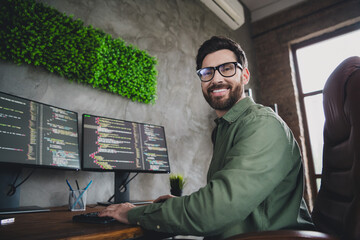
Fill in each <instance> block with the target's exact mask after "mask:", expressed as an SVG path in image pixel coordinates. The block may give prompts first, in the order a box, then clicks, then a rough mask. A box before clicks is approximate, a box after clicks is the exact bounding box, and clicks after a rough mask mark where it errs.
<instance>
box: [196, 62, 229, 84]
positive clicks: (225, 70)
mask: <svg viewBox="0 0 360 240" xmlns="http://www.w3.org/2000/svg"><path fill="white" fill-rule="evenodd" d="M216 69H217V70H218V71H219V73H220V74H221V75H222V76H223V77H232V76H234V75H235V73H236V63H224V64H221V65H219V66H217V67H208V68H203V69H200V70H199V72H198V75H199V77H200V79H201V81H204V82H207V81H210V80H211V79H212V78H213V77H214V74H215V71H216Z"/></svg>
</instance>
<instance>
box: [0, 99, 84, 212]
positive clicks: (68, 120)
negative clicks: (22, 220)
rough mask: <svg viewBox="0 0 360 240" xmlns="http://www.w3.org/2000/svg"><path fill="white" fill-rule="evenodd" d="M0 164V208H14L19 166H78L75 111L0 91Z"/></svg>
mask: <svg viewBox="0 0 360 240" xmlns="http://www.w3.org/2000/svg"><path fill="white" fill-rule="evenodd" d="M0 165H1V166H0V168H1V174H0V179H1V182H0V188H1V189H0V190H1V192H0V210H2V209H5V208H14V211H16V210H15V209H16V208H18V207H19V191H17V192H16V191H14V190H16V188H15V187H14V188H15V189H13V190H12V191H8V188H9V186H14V184H15V183H13V182H14V179H17V177H16V178H15V176H14V175H16V174H17V173H18V172H19V171H20V170H21V168H22V167H29V168H57V169H65V170H79V169H80V157H79V137H78V115H77V113H76V112H73V111H69V110H66V109H63V108H58V107H55V106H51V105H47V104H44V103H40V102H36V101H32V100H29V99H25V98H21V97H18V96H14V95H11V94H7V93H4V92H0ZM19 180H20V179H19ZM15 181H16V180H15ZM16 185H18V186H19V183H16ZM20 185H21V184H20ZM10 192H12V193H11V194H10ZM15 192H16V194H15ZM30 211H31V209H30Z"/></svg>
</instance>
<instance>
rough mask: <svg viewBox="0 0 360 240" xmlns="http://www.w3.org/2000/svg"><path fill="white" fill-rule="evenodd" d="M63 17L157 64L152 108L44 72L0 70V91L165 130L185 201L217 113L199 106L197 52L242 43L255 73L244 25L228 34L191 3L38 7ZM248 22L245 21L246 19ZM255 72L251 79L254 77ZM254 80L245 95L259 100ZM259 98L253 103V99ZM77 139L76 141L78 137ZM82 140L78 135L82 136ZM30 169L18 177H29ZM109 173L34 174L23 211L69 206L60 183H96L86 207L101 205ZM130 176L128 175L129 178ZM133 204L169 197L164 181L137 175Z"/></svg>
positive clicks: (126, 0)
mask: <svg viewBox="0 0 360 240" xmlns="http://www.w3.org/2000/svg"><path fill="white" fill-rule="evenodd" d="M41 2H44V3H46V4H48V5H50V6H52V7H54V8H56V9H58V10H59V11H60V12H65V13H66V14H68V15H70V14H73V15H74V17H75V18H80V19H82V20H83V21H84V22H85V24H86V25H88V24H91V25H93V26H94V27H98V28H100V29H102V30H103V31H105V32H107V33H109V34H111V35H112V36H113V37H114V38H117V37H121V38H122V39H124V40H125V41H126V42H127V43H128V44H132V45H135V46H137V47H139V48H140V49H143V50H146V51H148V52H149V53H150V54H151V55H152V56H155V57H156V58H157V59H158V66H157V70H158V72H159V75H158V99H157V101H156V104H155V105H146V104H142V103H136V102H131V101H130V100H128V99H127V98H123V97H121V96H117V95H113V94H110V93H108V92H104V91H100V90H97V89H93V88H91V87H90V86H86V85H81V84H78V83H74V82H73V83H71V82H69V81H67V80H66V79H63V78H61V77H58V76H55V75H53V74H51V73H49V72H47V71H45V70H43V69H42V68H39V67H33V66H29V65H22V66H17V65H15V64H12V63H8V62H4V61H1V62H0V91H4V92H7V93H10V94H14V95H18V96H21V97H25V98H29V99H32V100H35V101H40V102H43V103H47V104H51V105H55V106H58V107H62V108H65V109H69V110H73V111H76V112H78V114H79V121H80V122H79V123H80V124H81V119H80V117H81V115H82V114H83V113H90V114H94V115H101V116H106V117H111V118H118V119H124V120H129V121H137V122H147V123H153V124H157V125H162V126H164V127H165V130H166V135H167V143H168V147H169V155H170V166H171V171H172V172H173V173H182V174H184V175H185V177H186V178H187V179H188V184H187V185H186V187H185V190H184V193H185V194H189V193H191V192H193V191H196V190H197V189H199V188H200V187H202V186H204V184H205V182H206V173H207V169H208V165H209V161H210V158H211V155H212V145H211V140H210V133H211V130H212V128H213V127H214V123H213V119H214V118H215V113H214V111H213V110H212V109H211V108H210V107H209V106H208V104H207V103H206V102H205V100H204V99H203V96H202V93H201V88H200V81H199V80H198V78H197V76H196V73H195V56H196V53H197V49H198V47H199V46H200V44H201V43H202V42H203V41H204V40H206V39H208V38H210V37H211V36H212V35H225V36H228V37H231V38H233V39H234V40H236V41H238V42H240V43H241V44H242V46H243V48H244V50H245V51H246V53H247V55H248V58H249V68H250V71H252V70H253V66H254V63H253V53H252V52H253V48H252V41H251V37H250V30H249V21H247V23H246V24H245V25H243V26H242V27H241V28H240V29H238V30H236V31H232V30H231V29H230V28H228V27H227V26H226V25H225V24H224V23H223V22H222V21H221V20H220V19H218V18H217V17H216V15H214V14H213V13H212V12H211V11H210V10H209V9H207V8H206V7H205V6H204V5H203V4H202V3H201V2H200V1H193V0H107V1H102V0H81V1H80V0H79V1H72V0H42V1H41ZM247 16H248V14H247ZM252 72H255V71H252ZM255 81H256V74H252V82H251V83H250V84H249V87H251V88H252V89H253V92H254V93H255V94H256V89H255V86H256V83H255ZM255 96H256V95H255ZM80 134H81V133H80ZM80 136H81V135H80ZM29 172H30V169H24V170H23V176H26V174H28V173H29ZM113 176H114V175H113V173H99V172H85V171H80V172H74V171H63V170H52V169H51V170H49V169H37V170H36V171H35V172H34V174H33V175H32V176H31V178H30V179H29V180H28V181H27V182H25V183H24V184H23V186H22V187H21V194H20V204H21V205H23V206H27V205H39V206H43V207H47V206H60V205H65V204H66V203H67V195H66V194H67V190H68V188H67V186H66V184H65V179H69V180H70V182H72V184H73V185H75V183H74V181H75V179H78V180H79V182H80V184H81V185H83V186H84V185H85V184H86V183H87V182H89V181H90V180H91V179H92V180H93V181H94V183H93V184H92V186H91V187H90V189H89V192H88V203H96V202H97V201H106V200H107V199H108V198H109V197H110V196H111V195H112V194H113ZM131 176H133V174H132V175H131ZM130 188H131V192H130V198H131V199H134V200H135V199H154V198H156V197H157V196H158V195H162V194H168V193H169V186H168V175H167V174H145V173H141V174H139V175H138V176H137V177H136V178H135V179H134V180H133V181H132V182H131V184H130Z"/></svg>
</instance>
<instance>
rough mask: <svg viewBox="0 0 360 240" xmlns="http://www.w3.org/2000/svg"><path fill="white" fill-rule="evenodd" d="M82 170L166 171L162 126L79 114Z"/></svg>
mask: <svg viewBox="0 0 360 240" xmlns="http://www.w3.org/2000/svg"><path fill="white" fill-rule="evenodd" d="M82 156H83V162H82V164H83V165H82V167H83V169H85V170H100V171H130V172H163V173H168V172H170V166H169V158H168V150H167V146H166V139H165V131H164V127H162V126H156V125H152V124H146V123H137V122H129V121H124V120H118V119H112V118H106V117H99V116H92V115H89V114H83V155H82Z"/></svg>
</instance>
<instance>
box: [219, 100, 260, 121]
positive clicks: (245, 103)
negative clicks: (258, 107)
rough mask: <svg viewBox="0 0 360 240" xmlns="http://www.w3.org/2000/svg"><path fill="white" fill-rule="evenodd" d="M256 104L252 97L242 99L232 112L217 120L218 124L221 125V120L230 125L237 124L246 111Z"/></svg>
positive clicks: (231, 109)
mask: <svg viewBox="0 0 360 240" xmlns="http://www.w3.org/2000/svg"><path fill="white" fill-rule="evenodd" d="M253 104H254V100H253V99H252V98H251V97H246V98H244V99H241V100H240V101H239V102H238V103H236V104H235V105H234V106H233V107H232V108H230V110H229V111H228V112H227V113H225V115H224V116H222V117H221V118H217V119H215V122H216V123H219V121H220V120H221V119H223V120H225V121H227V122H228V123H229V124H231V123H233V122H235V121H236V120H237V119H238V118H239V117H240V116H241V115H242V114H243V113H244V112H245V110H246V109H247V108H248V107H249V106H251V105H253Z"/></svg>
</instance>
